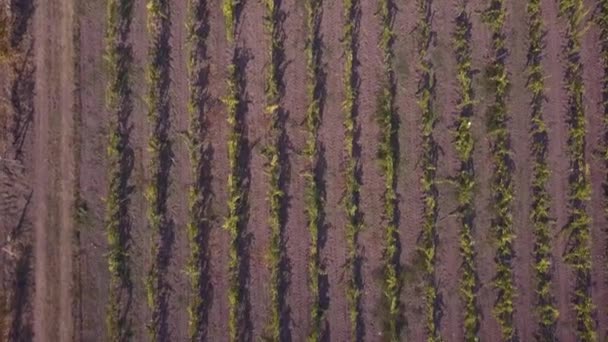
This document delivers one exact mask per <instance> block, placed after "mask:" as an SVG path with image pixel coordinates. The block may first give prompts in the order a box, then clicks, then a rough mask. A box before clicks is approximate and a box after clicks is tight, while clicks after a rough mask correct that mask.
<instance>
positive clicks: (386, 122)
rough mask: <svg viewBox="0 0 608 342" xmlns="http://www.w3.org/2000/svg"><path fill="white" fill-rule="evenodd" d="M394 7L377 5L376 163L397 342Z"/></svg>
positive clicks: (392, 334) (391, 335)
mask: <svg viewBox="0 0 608 342" xmlns="http://www.w3.org/2000/svg"><path fill="white" fill-rule="evenodd" d="M393 7H394V4H393V3H392V1H391V0H382V1H381V2H380V11H379V15H380V21H381V33H380V49H381V50H382V54H383V65H384V69H385V77H386V79H385V82H386V84H385V86H384V87H383V89H382V93H381V94H380V116H379V119H380V126H381V131H382V136H381V141H380V153H379V155H380V163H381V165H382V171H383V172H384V177H385V189H384V216H385V219H386V220H387V226H386V233H385V234H386V235H385V250H384V258H385V260H384V263H385V265H384V294H385V297H386V302H387V304H388V324H387V327H388V331H387V334H386V336H387V338H388V339H389V340H391V341H398V340H399V317H400V315H401V312H400V310H401V308H400V302H399V294H400V291H401V281H400V279H399V253H400V251H399V232H398V229H397V192H396V175H395V172H396V165H397V158H398V153H397V146H398V142H397V123H396V121H397V116H396V114H395V106H394V102H395V76H394V72H393V42H394V38H395V34H394V32H393V16H394V14H393V13H394V8H393Z"/></svg>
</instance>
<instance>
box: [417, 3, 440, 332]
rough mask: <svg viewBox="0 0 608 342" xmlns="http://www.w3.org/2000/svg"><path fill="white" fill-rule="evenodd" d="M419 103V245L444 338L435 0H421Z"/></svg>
mask: <svg viewBox="0 0 608 342" xmlns="http://www.w3.org/2000/svg"><path fill="white" fill-rule="evenodd" d="M418 15H419V17H418V30H419V34H420V36H419V44H418V62H419V77H420V79H419V83H418V105H419V106H420V110H421V112H422V156H421V157H422V159H421V165H422V179H421V184H422V192H423V201H424V208H423V215H424V216H423V222H422V236H421V246H420V247H419V249H420V253H421V255H422V260H423V262H424V279H425V285H424V299H425V304H426V308H425V315H426V326H425V327H426V333H427V341H441V336H440V333H439V327H438V325H437V323H438V321H439V315H440V311H439V305H438V298H437V296H438V293H437V284H436V280H435V263H436V253H437V245H436V240H437V210H438V209H437V197H438V192H437V184H436V180H435V178H436V170H437V143H436V141H435V138H434V137H433V131H434V128H435V123H436V122H437V114H436V112H435V108H434V97H435V92H434V88H435V76H434V71H433V63H432V61H431V59H430V56H429V47H430V46H431V43H432V39H433V38H432V37H433V32H432V23H431V18H432V8H431V0H419V2H418Z"/></svg>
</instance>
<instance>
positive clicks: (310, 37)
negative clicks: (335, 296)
mask: <svg viewBox="0 0 608 342" xmlns="http://www.w3.org/2000/svg"><path fill="white" fill-rule="evenodd" d="M321 4H322V2H321V0H307V1H306V4H305V5H306V46H305V49H306V50H305V54H306V76H307V86H306V94H307V100H308V108H307V110H306V133H307V137H306V146H305V148H304V156H305V157H306V158H307V166H306V171H305V172H304V178H305V180H306V190H305V194H304V197H305V201H306V217H307V225H308V231H309V233H310V247H309V255H308V277H309V288H310V296H311V299H312V307H311V309H310V320H311V327H310V332H309V335H308V341H310V342H314V341H320V340H321V338H322V336H323V333H324V332H323V320H324V310H323V307H322V306H321V297H320V285H319V280H320V277H321V276H322V274H321V273H322V264H321V257H320V245H319V233H320V230H321V228H322V227H321V225H322V224H323V223H322V215H323V198H322V190H321V189H322V184H321V180H320V179H319V178H318V177H319V175H318V169H319V158H320V152H321V151H320V146H319V145H320V144H319V142H318V134H319V125H320V124H321V80H320V77H321V73H322V69H321V52H320V51H319V48H320V43H321V36H320V32H319V31H320V25H321Z"/></svg>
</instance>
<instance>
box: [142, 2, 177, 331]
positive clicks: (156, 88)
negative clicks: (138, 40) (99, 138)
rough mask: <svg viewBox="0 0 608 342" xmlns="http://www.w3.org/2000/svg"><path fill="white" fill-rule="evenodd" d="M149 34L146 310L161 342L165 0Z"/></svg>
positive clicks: (166, 149) (153, 12)
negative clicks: (148, 254) (148, 243)
mask: <svg viewBox="0 0 608 342" xmlns="http://www.w3.org/2000/svg"><path fill="white" fill-rule="evenodd" d="M146 8H147V10H148V23H147V24H148V25H147V27H148V32H149V36H150V41H149V44H150V45H149V50H148V57H149V58H150V59H149V61H148V67H147V70H146V76H147V80H148V92H147V97H146V102H147V104H148V120H149V122H150V125H151V126H152V130H151V134H150V137H149V139H148V152H149V154H150V164H149V165H148V170H150V172H151V175H150V182H149V184H148V186H147V188H146V191H145V197H146V200H147V201H148V227H149V229H150V234H151V237H152V243H151V251H150V256H151V264H150V267H149V269H148V274H147V277H146V295H147V302H148V307H149V308H150V310H151V312H152V317H151V321H150V323H149V324H148V332H149V334H150V339H151V340H152V341H160V340H163V339H164V338H165V337H164V335H165V331H164V330H165V325H166V324H167V322H166V314H167V312H166V308H165V306H166V305H165V301H166V296H167V291H168V288H167V285H166V283H165V280H164V275H165V273H166V267H167V264H166V260H165V259H166V257H165V253H166V251H165V250H164V249H165V248H166V245H167V240H166V239H167V238H168V236H169V234H171V232H169V231H167V229H168V225H169V224H170V218H169V217H168V212H167V198H168V193H169V191H168V187H169V185H168V184H169V180H168V179H169V174H168V173H169V168H170V163H171V160H172V157H171V154H170V153H171V152H170V149H171V141H170V139H169V111H170V107H169V101H170V96H169V80H170V77H169V68H170V66H169V61H170V58H169V56H170V47H169V29H170V25H171V23H170V11H169V1H168V0H148V2H147V6H146Z"/></svg>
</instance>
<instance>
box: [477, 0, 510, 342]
mask: <svg viewBox="0 0 608 342" xmlns="http://www.w3.org/2000/svg"><path fill="white" fill-rule="evenodd" d="M506 15H507V13H506V9H505V2H504V0H491V1H490V5H489V8H488V9H486V11H485V12H484V15H483V19H484V22H485V23H486V24H487V25H488V26H489V28H490V31H491V33H492V42H491V45H492V54H491V62H490V64H489V66H488V68H487V76H488V77H489V80H490V84H491V89H492V94H493V97H494V98H493V102H492V104H491V105H490V107H489V111H488V119H489V120H488V121H489V122H488V130H489V135H490V137H491V153H492V162H493V170H492V173H493V174H492V186H491V191H492V194H493V199H492V202H493V210H494V218H493V220H492V231H493V233H494V234H495V240H496V247H497V252H496V256H495V260H496V275H495V277H494V286H495V288H496V290H497V291H498V293H497V295H498V297H497V299H496V302H495V304H494V314H495V316H496V318H497V319H498V323H499V325H500V328H501V331H502V338H503V340H505V341H512V340H513V339H514V337H515V328H514V326H513V313H514V305H513V300H514V298H515V292H516V289H515V284H514V280H513V265H512V261H513V256H514V255H513V240H514V239H515V234H514V231H513V213H512V206H513V184H512V171H513V170H512V160H511V146H510V134H509V131H508V129H507V121H508V120H509V114H508V112H507V104H506V102H507V93H508V88H509V84H510V82H509V75H508V72H507V68H506V65H505V59H506V57H507V55H508V53H507V48H506V46H505V34H504V31H503V30H504V24H505V17H506Z"/></svg>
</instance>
